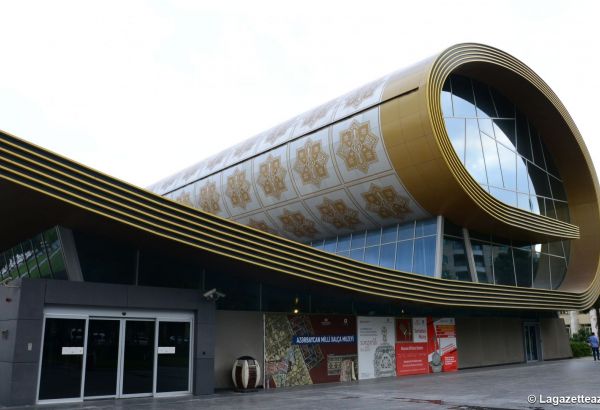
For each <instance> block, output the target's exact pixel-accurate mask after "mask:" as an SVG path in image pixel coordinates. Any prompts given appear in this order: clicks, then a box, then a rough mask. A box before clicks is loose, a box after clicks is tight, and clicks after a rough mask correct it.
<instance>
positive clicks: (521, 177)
mask: <svg viewBox="0 0 600 410" xmlns="http://www.w3.org/2000/svg"><path fill="white" fill-rule="evenodd" d="M530 183H531V182H530V180H529V174H528V173H527V165H526V161H524V160H523V158H522V157H520V156H517V191H519V192H523V193H524V194H528V193H529V185H530Z"/></svg>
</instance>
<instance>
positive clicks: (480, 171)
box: [465, 120, 488, 184]
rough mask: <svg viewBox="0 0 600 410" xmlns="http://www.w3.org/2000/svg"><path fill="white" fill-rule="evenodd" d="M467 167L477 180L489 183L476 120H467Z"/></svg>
mask: <svg viewBox="0 0 600 410" xmlns="http://www.w3.org/2000/svg"><path fill="white" fill-rule="evenodd" d="M465 167H466V168H467V170H468V171H469V174H471V176H472V177H473V178H474V179H475V181H477V182H479V183H482V184H487V183H488V182H487V176H486V173H485V163H484V160H483V151H482V149H481V138H480V136H479V128H478V127H477V121H476V120H467V145H466V151H465Z"/></svg>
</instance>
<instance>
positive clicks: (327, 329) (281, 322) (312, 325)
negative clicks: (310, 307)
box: [265, 313, 357, 388]
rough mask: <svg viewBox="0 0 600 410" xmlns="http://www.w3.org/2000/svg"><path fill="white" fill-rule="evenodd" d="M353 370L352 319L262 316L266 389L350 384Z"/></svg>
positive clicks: (354, 320) (353, 321) (284, 315)
mask: <svg viewBox="0 0 600 410" xmlns="http://www.w3.org/2000/svg"><path fill="white" fill-rule="evenodd" d="M356 366H357V353H356V319H355V317H354V316H342V315H286V314H275V313H272V314H265V380H266V387H267V388H273V387H287V386H299V385H307V384H316V383H327V382H335V381H340V380H351V379H352V374H354V375H355V374H356V371H357V370H356Z"/></svg>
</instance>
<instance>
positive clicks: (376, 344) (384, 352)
mask: <svg viewBox="0 0 600 410" xmlns="http://www.w3.org/2000/svg"><path fill="white" fill-rule="evenodd" d="M394 326H395V321H394V318H391V317H371V316H359V317H358V318H357V331H358V333H357V339H358V379H359V380H364V379H373V378H377V377H389V376H395V375H396V354H395V351H394V341H395V339H396V332H395V328H394Z"/></svg>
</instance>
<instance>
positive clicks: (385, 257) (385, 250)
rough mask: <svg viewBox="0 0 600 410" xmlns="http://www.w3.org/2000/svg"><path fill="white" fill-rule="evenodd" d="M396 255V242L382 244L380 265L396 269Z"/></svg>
mask: <svg viewBox="0 0 600 410" xmlns="http://www.w3.org/2000/svg"><path fill="white" fill-rule="evenodd" d="M395 255H396V244H394V243H390V244H387V245H381V251H380V254H379V265H381V266H383V267H384V268H390V269H394V257H395Z"/></svg>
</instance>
